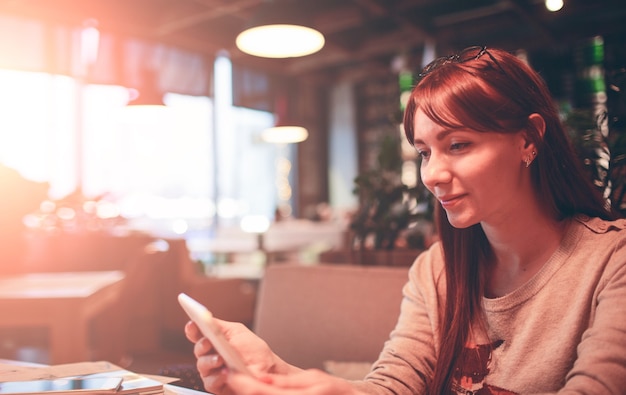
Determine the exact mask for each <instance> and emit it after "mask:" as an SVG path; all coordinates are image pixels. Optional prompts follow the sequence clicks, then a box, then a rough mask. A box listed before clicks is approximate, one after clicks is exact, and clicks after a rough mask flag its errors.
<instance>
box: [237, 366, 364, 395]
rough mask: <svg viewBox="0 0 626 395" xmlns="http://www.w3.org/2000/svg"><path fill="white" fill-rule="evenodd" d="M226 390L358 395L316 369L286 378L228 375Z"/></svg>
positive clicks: (248, 394)
mask: <svg viewBox="0 0 626 395" xmlns="http://www.w3.org/2000/svg"><path fill="white" fill-rule="evenodd" d="M227 382H228V386H229V387H230V388H231V390H232V391H233V392H234V393H236V394H237V395H357V394H360V392H359V391H357V390H356V388H353V387H352V386H351V384H350V383H349V382H348V381H346V380H343V379H340V378H337V377H333V376H331V375H329V374H327V373H324V372H322V371H320V370H317V369H310V370H302V371H299V372H295V373H292V374H288V375H284V374H281V375H276V374H272V375H265V376H260V377H259V378H254V377H250V376H247V375H244V374H240V373H231V374H229V375H228V378H227Z"/></svg>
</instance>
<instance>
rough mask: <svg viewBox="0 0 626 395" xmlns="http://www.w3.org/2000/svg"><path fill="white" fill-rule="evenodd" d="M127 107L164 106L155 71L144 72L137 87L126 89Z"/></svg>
mask: <svg viewBox="0 0 626 395" xmlns="http://www.w3.org/2000/svg"><path fill="white" fill-rule="evenodd" d="M128 106H165V103H164V102H163V92H161V90H160V89H159V86H158V75H157V73H156V71H154V70H149V69H148V70H144V71H143V73H142V80H141V81H140V84H139V85H138V87H136V88H130V89H128Z"/></svg>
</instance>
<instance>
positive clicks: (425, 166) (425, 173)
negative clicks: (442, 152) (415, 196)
mask: <svg viewBox="0 0 626 395" xmlns="http://www.w3.org/2000/svg"><path fill="white" fill-rule="evenodd" d="M420 172H421V177H422V182H423V183H424V185H425V186H426V188H428V189H429V190H431V191H432V190H433V188H434V187H435V186H437V185H440V184H445V183H448V182H450V179H451V173H450V169H449V168H448V165H447V163H446V161H445V160H444V159H443V158H441V157H440V156H437V155H433V154H431V156H430V158H428V161H425V162H422V166H421V167H420Z"/></svg>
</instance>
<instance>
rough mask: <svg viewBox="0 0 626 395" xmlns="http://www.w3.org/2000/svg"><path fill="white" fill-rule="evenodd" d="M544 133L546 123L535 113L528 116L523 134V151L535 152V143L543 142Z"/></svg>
mask: <svg viewBox="0 0 626 395" xmlns="http://www.w3.org/2000/svg"><path fill="white" fill-rule="evenodd" d="M545 132H546V121H545V120H544V119H543V117H542V116H541V115H539V114H537V113H532V114H530V115H529V116H528V129H527V130H526V131H525V133H524V139H525V144H524V148H525V149H534V150H536V149H537V147H536V143H537V141H541V140H543V135H544V134H545Z"/></svg>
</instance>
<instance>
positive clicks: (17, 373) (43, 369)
mask: <svg viewBox="0 0 626 395" xmlns="http://www.w3.org/2000/svg"><path fill="white" fill-rule="evenodd" d="M115 370H122V368H121V367H119V366H117V365H114V364H112V363H110V362H107V361H97V362H78V363H68V364H63V365H52V366H45V365H40V366H24V365H23V364H19V365H18V364H12V363H0V382H1V381H17V380H42V379H55V378H59V377H69V376H83V375H88V374H95V373H104V372H111V371H115ZM144 376H145V377H150V378H152V379H154V380H157V381H160V382H161V383H163V384H166V383H171V382H173V381H176V380H178V379H176V378H170V377H163V376H154V375H150V376H147V375H144Z"/></svg>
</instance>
